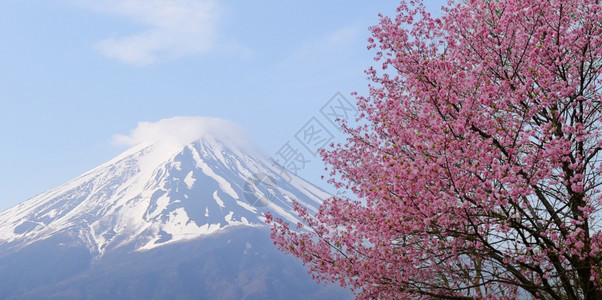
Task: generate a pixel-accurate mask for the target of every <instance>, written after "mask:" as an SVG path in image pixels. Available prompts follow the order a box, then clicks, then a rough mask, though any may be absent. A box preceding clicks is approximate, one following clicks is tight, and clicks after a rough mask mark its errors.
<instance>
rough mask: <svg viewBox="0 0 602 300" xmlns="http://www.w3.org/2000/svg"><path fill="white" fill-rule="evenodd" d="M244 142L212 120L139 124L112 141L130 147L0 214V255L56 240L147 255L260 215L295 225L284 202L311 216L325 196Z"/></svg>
mask: <svg viewBox="0 0 602 300" xmlns="http://www.w3.org/2000/svg"><path fill="white" fill-rule="evenodd" d="M245 135H246V133H244V131H242V130H240V129H239V128H237V127H236V126H235V125H233V124H232V123H230V122H228V121H223V120H219V119H211V118H172V119H165V120H161V121H159V122H156V123H141V124H140V125H139V127H138V128H137V129H136V130H134V131H133V132H132V134H131V135H130V136H119V137H117V139H118V140H121V141H122V142H124V141H125V142H126V143H128V144H137V145H136V146H134V147H132V148H130V149H129V150H127V151H125V152H124V153H122V154H121V155H119V156H117V157H116V158H114V159H112V160H111V161H109V162H107V163H105V164H103V165H101V166H99V167H96V168H94V169H93V170H91V171H88V172H86V173H84V174H82V175H81V176H79V177H77V178H75V179H73V180H71V181H69V182H67V183H65V184H64V185H62V186H59V187H57V188H54V189H52V190H49V191H47V192H45V193H43V194H40V195H38V196H36V197H33V198H31V199H29V200H27V201H25V202H23V203H21V204H19V205H17V206H14V207H12V208H10V209H8V210H5V211H3V212H0V253H1V252H3V251H4V252H5V253H7V252H11V250H15V251H16V250H18V249H20V248H22V247H24V246H26V245H28V244H31V243H33V242H35V241H39V240H42V239H45V238H48V237H50V236H53V235H56V234H59V233H69V234H71V235H74V236H77V237H78V238H79V239H81V240H82V241H84V242H85V243H86V246H87V247H88V249H89V250H90V252H91V253H92V254H93V255H95V256H97V257H100V256H102V255H103V253H104V252H105V251H107V250H109V249H114V248H118V247H124V246H127V247H129V248H131V249H132V250H148V249H152V248H155V247H158V246H161V245H166V244H170V243H173V242H177V241H182V240H187V239H193V238H196V237H199V236H202V235H207V234H211V233H213V232H216V231H218V230H220V229H222V228H225V227H229V226H233V225H244V226H264V222H263V221H264V217H263V214H264V213H265V212H266V211H270V212H272V213H273V214H274V215H276V216H279V217H282V218H285V219H287V220H289V221H290V222H293V223H296V222H297V220H296V219H295V217H294V214H292V213H291V211H292V209H291V207H292V205H291V202H292V201H293V200H298V201H301V202H302V203H304V204H305V205H306V206H307V207H308V208H309V209H310V210H315V209H316V208H317V207H318V206H319V203H320V202H321V201H322V200H323V199H324V198H326V197H327V196H328V195H327V194H326V193H324V192H323V191H321V190H319V189H318V188H316V187H314V186H313V185H311V184H309V183H307V182H305V181H304V180H302V179H300V178H296V177H294V175H290V176H292V178H293V179H292V180H287V179H290V177H289V175H287V177H286V178H284V177H283V176H281V175H280V173H281V170H280V169H279V168H278V167H276V166H273V165H272V163H271V162H270V161H269V160H268V159H267V158H265V157H263V156H261V155H260V154H257V153H259V151H256V150H255V149H256V147H255V146H253V144H252V143H251V142H249V140H248V139H247V138H246V137H245ZM262 180H263V181H262ZM266 182H267V183H266ZM258 199H259V200H260V201H257V200H258ZM266 199H268V201H266Z"/></svg>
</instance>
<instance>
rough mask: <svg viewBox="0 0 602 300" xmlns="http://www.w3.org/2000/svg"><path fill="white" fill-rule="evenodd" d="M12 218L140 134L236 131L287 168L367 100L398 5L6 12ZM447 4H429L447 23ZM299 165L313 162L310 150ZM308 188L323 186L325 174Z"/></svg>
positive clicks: (184, 0)
mask: <svg viewBox="0 0 602 300" xmlns="http://www.w3.org/2000/svg"><path fill="white" fill-rule="evenodd" d="M1 3H2V9H1V10H0V41H1V42H2V47H0V136H1V137H2V143H1V146H0V170H2V175H1V177H0V179H1V180H0V190H2V191H3V195H2V196H0V210H2V209H5V208H8V207H10V206H13V205H15V204H17V203H19V202H22V201H25V200H27V199H28V198H30V197H32V196H34V195H36V194H38V193H41V192H43V191H45V190H48V189H50V188H53V187H56V186H58V185H60V184H62V183H65V182H67V181H68V180H70V179H72V178H74V177H76V176H78V175H80V174H81V173H83V172H85V171H87V170H89V169H91V168H93V167H95V166H97V165H99V164H101V163H103V162H105V161H107V160H109V159H111V158H112V157H114V156H115V155H117V154H119V153H120V152H122V151H123V150H125V147H124V146H119V145H115V143H112V142H111V140H112V139H113V137H114V136H115V135H117V134H128V133H129V132H130V131H131V130H133V129H134V128H136V126H137V124H138V122H140V121H151V122H154V121H158V120H160V119H164V118H170V117H174V116H209V117H217V118H223V119H227V120H231V121H233V122H235V123H237V124H239V125H240V126H242V127H244V128H246V129H247V130H248V131H250V132H252V133H253V134H254V136H255V138H256V140H257V142H258V143H259V144H260V145H261V146H262V147H263V148H264V149H265V151H266V152H267V153H268V154H275V153H277V152H278V150H280V149H281V148H282V147H283V145H285V144H286V143H287V142H291V144H294V142H295V134H296V133H297V132H298V131H299V130H300V129H301V128H303V126H304V125H305V124H307V122H311V120H312V118H315V119H314V121H318V122H321V123H322V124H323V125H324V126H325V127H326V128H328V129H329V130H330V131H331V132H332V133H333V134H334V135H338V136H340V133H338V132H337V131H336V129H335V128H334V127H331V126H332V125H330V124H329V123H328V122H327V121H326V119H325V118H324V116H323V115H321V113H320V109H321V108H322V107H323V106H324V105H326V104H327V103H328V101H329V100H330V99H331V98H332V97H333V96H334V95H335V94H336V93H337V92H340V93H341V95H343V96H344V97H346V98H347V99H348V100H349V101H353V102H354V101H355V99H353V98H352V97H351V96H350V93H351V92H353V91H357V92H359V93H360V94H365V92H366V90H367V85H368V81H367V80H366V75H365V74H364V73H363V70H364V69H366V68H367V67H368V66H370V65H371V64H372V63H373V60H372V57H373V54H374V53H373V52H371V51H368V50H366V44H367V42H366V40H367V38H368V37H369V36H370V34H369V31H368V27H369V26H371V25H374V24H376V23H377V22H378V16H377V15H378V13H379V12H381V13H383V14H385V15H394V13H395V8H396V7H397V5H398V1H339V0H333V1H313V0H312V1H235V0H230V1H221V0H215V1H211V0H28V1H12V0H11V1H8V0H7V1H1ZM441 5H442V1H430V2H429V3H428V6H429V8H430V10H431V11H433V12H434V13H437V12H438V11H439V8H440V6H441ZM295 147H297V148H299V149H300V151H302V150H303V151H307V149H303V148H301V147H300V146H299V145H298V144H296V145H295ZM306 157H307V158H308V159H310V162H308V163H307V164H306V167H305V168H304V169H302V170H300V171H299V172H300V175H302V176H303V177H305V178H307V179H308V180H310V181H314V182H317V181H319V180H320V179H319V174H320V171H319V170H320V169H322V164H321V162H320V161H319V159H317V158H315V157H313V156H312V155H311V154H308V153H306Z"/></svg>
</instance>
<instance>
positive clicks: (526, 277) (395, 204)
mask: <svg viewBox="0 0 602 300" xmlns="http://www.w3.org/2000/svg"><path fill="white" fill-rule="evenodd" d="M371 31H372V33H373V38H370V39H369V46H368V48H370V49H375V50H376V57H375V60H376V62H377V65H378V67H374V68H370V69H369V70H367V74H368V75H369V77H370V78H371V81H372V82H373V84H371V86H370V93H369V95H368V96H366V97H358V107H359V108H360V112H361V114H360V117H359V119H358V120H359V122H358V124H360V125H356V126H351V125H345V126H344V128H345V131H346V134H347V135H348V139H347V142H346V143H345V144H343V145H332V146H333V148H332V149H330V150H327V151H323V152H322V156H323V158H324V160H325V162H326V163H327V165H328V166H329V168H330V171H331V175H333V176H332V178H334V179H331V182H332V183H333V184H334V185H335V186H336V187H337V188H340V189H341V190H346V189H347V190H350V191H351V192H352V193H353V196H345V195H346V194H339V195H338V196H335V197H333V198H331V199H328V200H326V201H325V202H324V203H323V205H322V206H321V207H320V209H319V211H316V212H312V211H307V210H306V209H305V208H304V207H303V206H302V205H300V204H296V206H295V207H296V211H297V212H298V214H299V215H300V217H301V219H302V220H303V222H302V223H300V224H287V223H286V222H284V221H283V220H280V219H275V218H272V217H271V216H269V215H268V222H269V223H270V224H272V226H273V231H272V237H273V239H274V241H275V243H276V244H277V245H279V247H280V249H281V250H283V251H285V252H288V253H291V254H293V255H295V256H297V257H299V258H301V259H302V260H303V262H304V263H305V264H306V265H307V266H308V267H309V270H310V272H311V273H312V274H313V276H314V278H315V279H316V280H318V281H335V282H338V283H340V284H341V285H342V286H345V287H350V288H351V289H352V290H353V291H354V292H355V293H356V294H357V295H358V296H359V297H360V298H383V299H389V298H396V299H407V298H410V299H421V298H425V299H431V298H444V299H474V298H476V299H481V298H496V299H497V298H499V299H515V298H538V299H602V263H601V259H602V235H601V224H600V215H601V213H600V208H601V204H602V197H601V196H602V193H601V192H600V184H601V182H602V177H601V176H600V172H601V170H602V157H601V153H600V149H601V147H602V119H601V117H602V107H601V105H602V101H601V100H602V93H601V90H600V88H601V86H602V76H600V75H601V70H602V9H601V6H600V1H599V0H504V1H502V0H465V1H462V2H461V3H450V4H449V5H448V6H447V7H446V8H443V16H442V17H440V18H434V17H432V16H431V15H430V14H429V13H427V12H426V11H425V9H424V6H423V4H422V3H421V2H420V1H409V2H408V3H406V2H402V3H401V5H400V7H399V8H398V10H397V15H396V16H395V17H394V18H391V17H386V16H381V20H380V23H379V24H378V25H377V26H374V27H372V28H371Z"/></svg>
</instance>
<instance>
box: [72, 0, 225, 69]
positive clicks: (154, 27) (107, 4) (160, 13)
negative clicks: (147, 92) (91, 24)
mask: <svg viewBox="0 0 602 300" xmlns="http://www.w3.org/2000/svg"><path fill="white" fill-rule="evenodd" d="M84 5H85V6H86V7H88V8H91V9H93V10H96V11H99V12H103V13H107V14H112V15H117V16H121V17H124V18H127V19H129V20H131V21H133V22H136V23H139V24H142V25H144V26H147V27H148V28H147V29H146V30H145V31H143V32H140V33H137V34H134V35H129V36H120V37H110V38H106V39H104V40H102V41H100V42H99V43H98V44H97V45H96V48H97V49H98V50H99V51H100V52H101V53H102V54H104V55H106V56H108V57H111V58H115V59H118V60H121V61H123V62H125V63H129V64H133V65H137V66H143V65H147V64H150V63H153V62H155V61H158V60H161V59H165V58H172V57H181V56H185V55H199V54H203V53H206V52H208V51H209V50H211V49H212V48H213V46H214V43H215V35H216V25H217V21H218V19H219V13H220V12H219V7H218V5H217V2H216V1H215V0H98V1H96V2H93V4H92V3H90V2H88V3H86V4H84Z"/></svg>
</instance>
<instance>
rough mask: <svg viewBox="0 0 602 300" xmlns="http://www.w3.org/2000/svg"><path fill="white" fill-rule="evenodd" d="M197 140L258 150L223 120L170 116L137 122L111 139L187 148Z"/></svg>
mask: <svg viewBox="0 0 602 300" xmlns="http://www.w3.org/2000/svg"><path fill="white" fill-rule="evenodd" d="M198 140H218V141H220V142H222V143H224V144H225V145H227V146H231V147H234V148H238V149H242V150H245V151H258V150H257V149H256V146H255V143H254V141H253V138H252V137H251V135H250V134H249V133H248V132H247V131H246V130H245V129H243V128H242V127H240V126H238V125H236V124H235V123H233V122H230V121H228V120H224V119H218V118H210V117H173V118H169V119H162V120H159V121H157V122H139V123H138V127H136V128H135V129H134V130H132V131H131V132H130V134H129V135H115V136H113V141H112V142H113V144H116V145H125V146H135V145H138V144H142V143H147V144H154V143H161V144H178V145H187V144H190V143H193V142H195V141H198Z"/></svg>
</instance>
